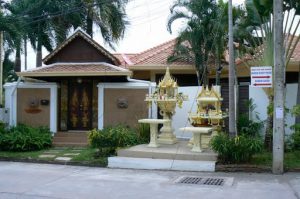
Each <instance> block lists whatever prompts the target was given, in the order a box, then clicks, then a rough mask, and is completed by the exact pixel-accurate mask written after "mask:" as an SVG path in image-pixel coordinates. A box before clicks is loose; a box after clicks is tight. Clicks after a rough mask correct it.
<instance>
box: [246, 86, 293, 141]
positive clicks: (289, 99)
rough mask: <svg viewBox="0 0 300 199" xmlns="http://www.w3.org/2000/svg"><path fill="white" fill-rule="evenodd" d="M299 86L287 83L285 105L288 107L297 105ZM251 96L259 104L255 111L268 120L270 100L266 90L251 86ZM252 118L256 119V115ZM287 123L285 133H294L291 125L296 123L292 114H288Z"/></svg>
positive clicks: (262, 118)
mask: <svg viewBox="0 0 300 199" xmlns="http://www.w3.org/2000/svg"><path fill="white" fill-rule="evenodd" d="M297 88H298V84H297V83H294V84H287V85H286V97H285V107H286V108H288V109H291V108H292V107H293V106H294V105H296V101H297ZM249 98H252V99H253V102H254V104H255V105H256V106H257V107H256V109H255V111H256V112H258V113H259V117H260V119H261V120H263V121H264V120H266V119H267V105H268V104H269V100H268V97H267V95H266V93H265V92H264V90H263V89H262V88H254V87H251V86H250V87H249ZM252 118H253V119H255V117H254V115H252ZM285 124H286V127H285V134H286V135H290V134H291V133H292V131H291V129H290V126H291V125H293V124H295V117H292V116H291V114H286V121H285Z"/></svg>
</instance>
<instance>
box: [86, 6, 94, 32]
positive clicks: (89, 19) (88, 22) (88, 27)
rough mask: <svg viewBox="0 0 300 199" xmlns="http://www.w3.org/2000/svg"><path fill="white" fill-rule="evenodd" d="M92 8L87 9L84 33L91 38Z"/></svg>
mask: <svg viewBox="0 0 300 199" xmlns="http://www.w3.org/2000/svg"><path fill="white" fill-rule="evenodd" d="M91 9H92V8H89V9H88V13H87V17H86V33H87V34H89V35H90V36H91V38H93V16H92V11H91Z"/></svg>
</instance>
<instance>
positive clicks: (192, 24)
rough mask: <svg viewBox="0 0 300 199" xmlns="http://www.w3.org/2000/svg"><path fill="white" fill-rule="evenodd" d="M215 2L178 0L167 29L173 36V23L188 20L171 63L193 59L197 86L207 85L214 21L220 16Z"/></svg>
mask: <svg viewBox="0 0 300 199" xmlns="http://www.w3.org/2000/svg"><path fill="white" fill-rule="evenodd" d="M216 10H217V5H216V2H215V1H214V0H208V1H207V0H200V1H198V0H191V1H186V0H177V1H176V2H175V3H174V5H173V6H172V7H171V9H170V11H171V15H170V17H169V20H168V24H167V28H168V30H169V32H170V33H172V24H173V22H174V21H176V20H178V19H185V20H186V27H185V29H184V30H183V31H181V32H180V33H179V36H178V37H177V39H176V46H175V49H174V54H173V55H172V56H171V57H170V58H169V61H170V62H172V61H175V60H178V59H187V60H192V62H194V64H195V69H196V72H197V78H198V84H199V85H201V84H202V81H203V84H204V85H207V83H208V79H207V73H208V67H207V65H208V61H209V56H210V54H211V46H212V44H213V35H212V31H213V30H214V29H215V27H214V24H215V23H214V22H215V21H213V19H216V17H217V12H216Z"/></svg>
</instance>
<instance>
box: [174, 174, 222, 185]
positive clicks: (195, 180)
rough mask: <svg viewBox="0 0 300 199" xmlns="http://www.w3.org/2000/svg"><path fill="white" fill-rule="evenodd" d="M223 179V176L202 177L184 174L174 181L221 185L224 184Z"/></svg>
mask: <svg viewBox="0 0 300 199" xmlns="http://www.w3.org/2000/svg"><path fill="white" fill-rule="evenodd" d="M225 181H226V180H225V178H203V177H190V176H188V177H187V176H184V177H181V178H180V179H179V180H176V183H180V184H197V185H214V186H223V185H224V184H225Z"/></svg>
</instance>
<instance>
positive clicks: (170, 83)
mask: <svg viewBox="0 0 300 199" xmlns="http://www.w3.org/2000/svg"><path fill="white" fill-rule="evenodd" d="M158 87H160V88H161V87H162V88H165V87H177V83H176V81H175V80H174V79H173V78H172V77H171V74H170V70H169V67H167V70H166V73H165V76H164V78H163V79H162V80H161V81H160V82H159V84H158Z"/></svg>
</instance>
